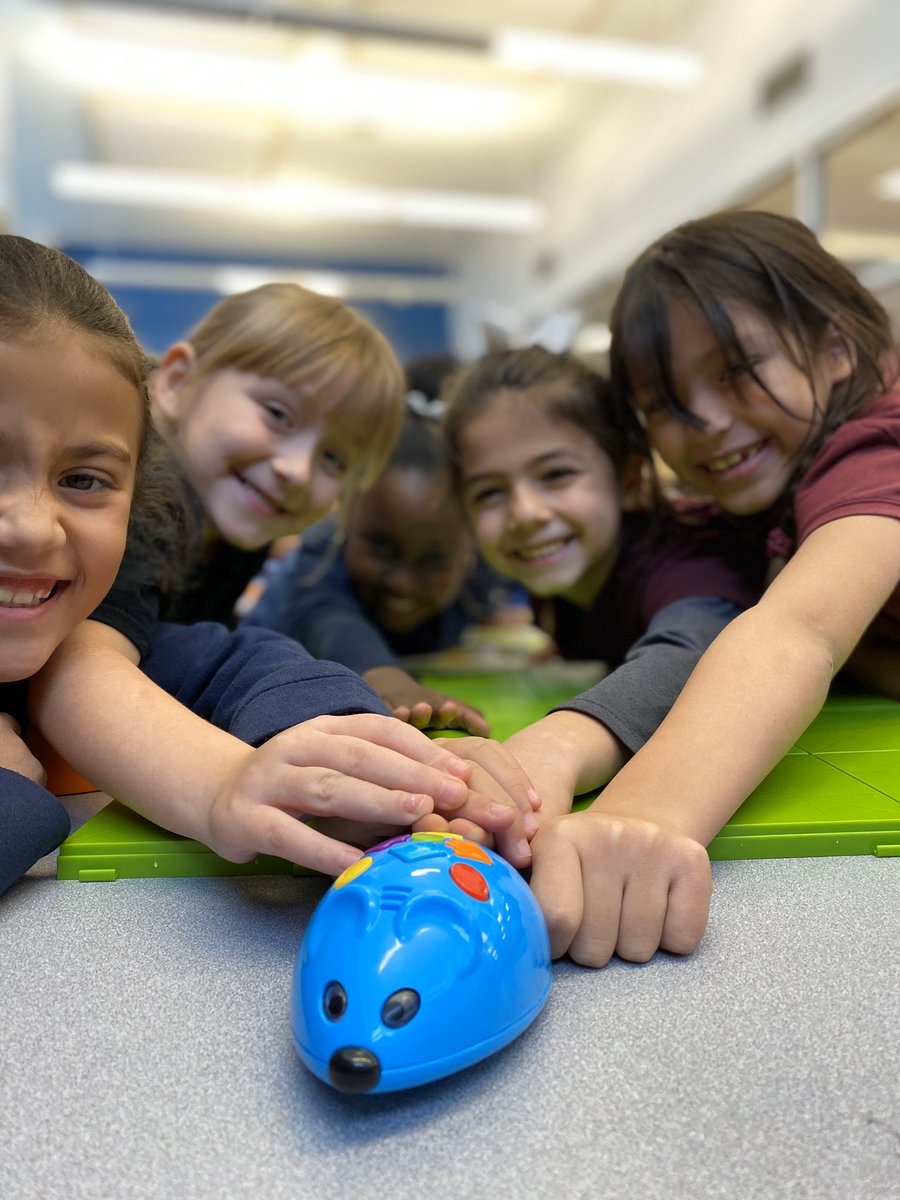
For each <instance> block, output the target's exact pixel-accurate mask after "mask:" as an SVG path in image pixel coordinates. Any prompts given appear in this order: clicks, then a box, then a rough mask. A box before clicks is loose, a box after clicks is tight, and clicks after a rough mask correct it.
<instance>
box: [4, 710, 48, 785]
mask: <svg viewBox="0 0 900 1200" xmlns="http://www.w3.org/2000/svg"><path fill="white" fill-rule="evenodd" d="M21 734H22V728H21V726H20V725H19V722H18V721H17V720H16V719H15V718H14V717H11V716H10V715H9V713H4V712H0V767H5V768H6V770H7V771H15V772H16V774H18V775H24V776H25V778H26V779H31V780H33V782H34V783H39V784H40V785H41V787H43V786H44V784H45V783H46V782H47V773H46V772H45V770H44V768H43V767H42V766H41V764H40V763H39V762H38V760H37V759H36V758H35V757H34V755H33V754H32V753H31V751H30V750H29V749H28V747H27V746H26V745H25V743H24V742H23V741H22V737H21Z"/></svg>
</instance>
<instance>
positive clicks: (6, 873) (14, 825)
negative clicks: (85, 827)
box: [0, 767, 72, 893]
mask: <svg viewBox="0 0 900 1200" xmlns="http://www.w3.org/2000/svg"><path fill="white" fill-rule="evenodd" d="M71 827H72V826H71V822H70V820H69V814H68V813H67V812H66V810H65V809H64V808H63V806H62V805H61V804H60V802H59V801H58V800H57V799H56V797H55V796H52V795H51V794H50V792H48V791H47V790H46V789H45V788H42V787H41V786H40V785H39V784H37V783H35V782H34V781H33V780H31V779H27V778H26V777H25V776H24V775H19V774H18V772H16V771H9V770H7V769H6V768H5V767H0V893H2V892H5V891H6V889H7V888H8V887H10V886H11V885H12V884H14V883H15V882H16V880H17V879H20V878H21V877H22V876H23V875H24V874H25V872H26V871H27V870H28V868H29V867H33V866H34V864H35V863H36V862H37V860H38V859H39V858H43V857H44V855H45V854H49V853H50V851H51V850H55V849H56V847H57V846H58V845H59V844H60V842H62V841H64V839H65V838H66V837H68V835H69V831H70V829H71Z"/></svg>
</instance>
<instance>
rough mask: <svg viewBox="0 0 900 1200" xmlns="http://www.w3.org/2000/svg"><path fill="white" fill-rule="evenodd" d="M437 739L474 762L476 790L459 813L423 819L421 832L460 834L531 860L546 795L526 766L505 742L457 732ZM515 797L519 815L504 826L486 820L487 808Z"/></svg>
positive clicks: (512, 857)
mask: <svg viewBox="0 0 900 1200" xmlns="http://www.w3.org/2000/svg"><path fill="white" fill-rule="evenodd" d="M434 744H436V745H445V746H447V747H448V749H451V750H452V751H453V753H454V754H457V755H459V757H460V758H464V759H467V760H469V761H470V762H471V763H472V764H473V772H472V776H471V779H470V780H469V789H470V794H469V797H468V798H467V800H466V803H465V804H464V805H463V806H462V807H460V809H458V810H457V812H455V813H453V814H449V815H448V814H442V813H439V812H434V813H431V814H427V815H426V816H424V817H421V818H419V820H417V821H416V823H415V825H414V827H413V828H414V829H415V830H416V831H419V830H422V831H425V830H432V831H435V832H450V833H459V834H461V835H462V836H463V837H466V838H469V839H470V840H471V841H475V842H480V843H481V844H482V845H486V846H492V847H495V848H496V850H497V852H498V853H499V854H502V855H503V857H504V858H505V859H506V860H507V861H508V862H510V863H512V865H513V866H514V867H527V866H530V865H531V846H530V841H531V839H532V838H533V837H534V835H535V833H536V832H537V828H538V821H537V817H536V816H535V813H536V812H537V811H538V810H539V809H540V807H541V798H540V797H539V795H538V793H537V791H536V790H535V788H534V786H533V785H532V783H531V780H530V779H529V778H528V776H527V775H526V774H525V771H524V770H523V769H522V766H521V765H520V764H519V762H518V761H517V760H516V759H515V758H514V757H513V755H512V754H510V752H509V751H508V750H507V749H506V747H505V746H502V745H501V744H500V743H499V742H495V741H492V740H491V739H490V738H479V737H457V738H453V739H452V740H449V739H447V740H444V739H441V738H440V737H439V736H438V737H436V738H435V739H434ZM510 799H512V800H513V801H514V802H515V807H516V810H517V811H516V816H515V818H514V819H513V821H512V822H510V823H509V824H507V825H506V826H505V827H503V828H498V827H497V824H496V822H491V823H488V822H487V821H485V820H484V819H483V808H484V804H485V802H486V801H487V803H488V804H489V806H491V807H494V806H496V805H503V804H509V802H510Z"/></svg>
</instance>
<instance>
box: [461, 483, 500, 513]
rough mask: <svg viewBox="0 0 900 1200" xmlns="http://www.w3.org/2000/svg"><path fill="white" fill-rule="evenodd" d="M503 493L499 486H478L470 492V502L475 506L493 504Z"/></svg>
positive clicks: (480, 506)
mask: <svg viewBox="0 0 900 1200" xmlns="http://www.w3.org/2000/svg"><path fill="white" fill-rule="evenodd" d="M502 494H503V493H502V491H501V489H500V488H499V487H482V488H476V489H475V490H474V491H471V492H469V494H468V503H469V504H470V505H471V506H472V507H473V508H482V507H484V505H486V504H492V503H494V502H495V501H497V500H499V499H500V497H501V496H502Z"/></svg>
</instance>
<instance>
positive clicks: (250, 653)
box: [141, 621, 390, 746]
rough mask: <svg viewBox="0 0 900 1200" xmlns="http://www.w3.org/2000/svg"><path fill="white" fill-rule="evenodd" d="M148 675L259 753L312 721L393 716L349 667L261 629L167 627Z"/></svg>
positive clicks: (149, 657) (159, 632) (153, 650)
mask: <svg viewBox="0 0 900 1200" xmlns="http://www.w3.org/2000/svg"><path fill="white" fill-rule="evenodd" d="M141 669H142V670H143V671H144V672H145V674H146V675H147V676H148V677H149V678H150V679H152V680H153V682H154V683H155V684H157V685H158V686H159V687H161V688H162V689H163V690H164V691H166V692H168V693H169V695H171V696H174V697H175V699H176V700H179V701H180V702H181V703H182V704H184V705H186V706H187V707H188V708H190V709H191V711H192V712H194V713H196V714H197V715H198V716H201V717H203V718H205V719H206V720H207V721H210V722H212V724H214V725H217V726H218V727H219V728H220V729H225V730H227V731H228V732H229V733H232V734H234V736H235V737H239V738H241V740H242V741H245V742H249V743H250V744H251V745H253V746H258V745H260V743H262V742H265V741H267V740H268V738H270V737H273V736H274V735H275V734H276V733H281V732H282V730H284V729H288V728H290V727H291V726H292V725H299V724H300V722H301V721H308V720H310V718H312V717H320V716H345V715H347V714H350V713H381V714H383V715H385V716H389V715H390V711H389V709H388V708H387V707H386V705H385V704H384V702H383V701H382V700H381V699H380V697H379V696H377V695H376V694H375V692H373V691H372V689H371V688H370V687H369V686H368V685H367V684H365V683H363V681H362V680H361V679H360V678H359V676H358V675H356V674H354V672H353V671H351V670H349V669H348V668H347V667H344V666H341V665H340V664H338V663H334V662H323V661H320V660H318V659H314V658H313V657H312V656H311V655H310V654H309V653H307V651H306V650H304V649H303V647H302V646H300V645H298V644H297V643H296V642H294V641H292V640H291V639H290V638H287V637H284V636H283V635H282V634H280V633H276V632H274V631H272V630H269V629H261V628H258V627H255V626H245V625H242V626H240V627H239V628H238V629H236V630H229V629H226V628H225V626H224V625H216V624H213V623H212V622H210V621H204V622H201V623H199V624H197V625H169V624H166V623H163V624H161V625H160V626H159V628H158V630H157V633H156V637H155V638H154V640H153V645H152V646H151V648H150V652H149V654H148V655H147V657H146V658H145V659H144V661H143V663H142V664H141Z"/></svg>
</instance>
